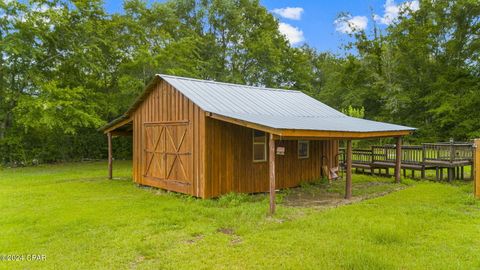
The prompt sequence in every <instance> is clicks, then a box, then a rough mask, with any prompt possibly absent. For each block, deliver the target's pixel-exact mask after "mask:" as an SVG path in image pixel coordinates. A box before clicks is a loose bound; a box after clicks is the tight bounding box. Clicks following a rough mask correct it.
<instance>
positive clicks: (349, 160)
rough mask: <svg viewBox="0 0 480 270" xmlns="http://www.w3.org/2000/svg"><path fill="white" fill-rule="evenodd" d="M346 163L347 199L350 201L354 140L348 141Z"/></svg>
mask: <svg viewBox="0 0 480 270" xmlns="http://www.w3.org/2000/svg"><path fill="white" fill-rule="evenodd" d="M346 162H347V166H346V177H345V199H347V200H349V199H351V198H352V140H348V141H347V156H346ZM372 171H373V170H372Z"/></svg>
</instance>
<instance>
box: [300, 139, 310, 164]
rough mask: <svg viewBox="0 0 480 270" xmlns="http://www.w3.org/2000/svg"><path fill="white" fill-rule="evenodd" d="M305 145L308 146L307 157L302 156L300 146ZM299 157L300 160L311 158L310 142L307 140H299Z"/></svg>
mask: <svg viewBox="0 0 480 270" xmlns="http://www.w3.org/2000/svg"><path fill="white" fill-rule="evenodd" d="M302 143H305V144H307V155H306V156H300V144H302ZM297 156H298V159H306V158H309V157H310V141H305V140H299V141H298V143H297Z"/></svg>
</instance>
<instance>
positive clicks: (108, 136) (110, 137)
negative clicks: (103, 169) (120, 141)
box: [107, 132, 112, 179]
mask: <svg viewBox="0 0 480 270" xmlns="http://www.w3.org/2000/svg"><path fill="white" fill-rule="evenodd" d="M107 140H108V179H112V133H110V132H108V133H107Z"/></svg>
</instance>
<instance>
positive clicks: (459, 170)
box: [340, 142, 474, 181]
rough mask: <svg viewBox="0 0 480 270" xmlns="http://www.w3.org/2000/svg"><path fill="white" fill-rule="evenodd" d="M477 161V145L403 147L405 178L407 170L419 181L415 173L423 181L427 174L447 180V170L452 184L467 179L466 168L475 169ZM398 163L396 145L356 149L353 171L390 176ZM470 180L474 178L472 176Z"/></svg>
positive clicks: (343, 161) (341, 153)
mask: <svg viewBox="0 0 480 270" xmlns="http://www.w3.org/2000/svg"><path fill="white" fill-rule="evenodd" d="M473 157H474V147H473V143H459V142H449V143H424V144H422V145H405V146H402V169H403V174H404V176H406V173H407V170H411V172H412V178H415V171H420V173H421V178H425V177H426V171H427V170H435V176H436V179H437V180H443V179H444V177H443V175H444V170H446V172H447V173H448V178H447V179H448V180H449V181H451V180H453V179H465V170H464V168H465V167H466V166H470V167H471V166H472V164H473ZM395 160H396V147H395V145H383V146H372V147H371V148H370V149H353V151H352V167H353V168H355V169H356V170H357V171H360V170H361V171H362V172H365V170H368V171H369V172H370V173H371V174H386V175H390V173H389V169H390V168H394V167H395ZM340 164H341V165H344V164H345V150H344V149H343V148H340ZM382 170H384V173H382ZM471 171H473V168H472V170H471ZM470 177H472V174H471V173H470Z"/></svg>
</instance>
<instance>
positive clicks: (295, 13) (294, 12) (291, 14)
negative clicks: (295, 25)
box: [272, 7, 303, 20]
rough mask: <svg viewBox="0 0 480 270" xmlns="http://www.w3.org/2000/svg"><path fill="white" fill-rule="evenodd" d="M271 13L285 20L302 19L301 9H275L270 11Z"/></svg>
mask: <svg viewBox="0 0 480 270" xmlns="http://www.w3.org/2000/svg"><path fill="white" fill-rule="evenodd" d="M272 12H273V13H275V14H277V15H279V16H280V17H283V18H285V19H291V20H300V19H301V18H302V13H303V8H301V7H286V8H276V9H274V10H272Z"/></svg>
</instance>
